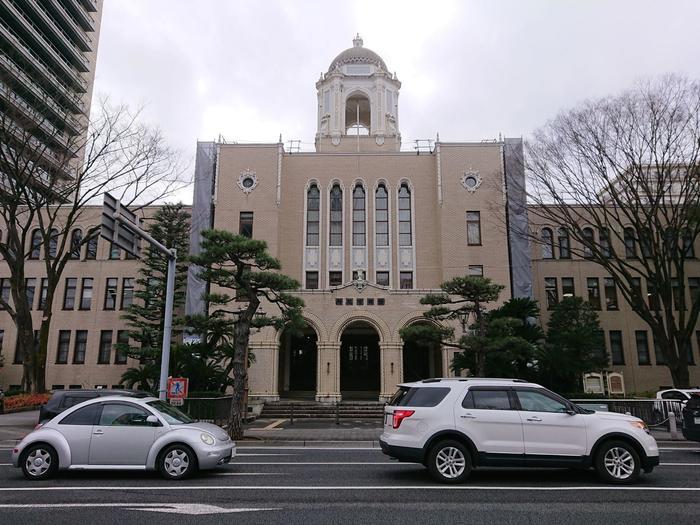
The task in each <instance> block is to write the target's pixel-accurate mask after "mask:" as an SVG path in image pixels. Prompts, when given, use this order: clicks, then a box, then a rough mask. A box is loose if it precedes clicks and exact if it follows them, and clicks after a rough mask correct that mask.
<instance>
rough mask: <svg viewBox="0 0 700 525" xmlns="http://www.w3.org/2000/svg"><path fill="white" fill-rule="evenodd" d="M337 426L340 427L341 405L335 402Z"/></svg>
mask: <svg viewBox="0 0 700 525" xmlns="http://www.w3.org/2000/svg"><path fill="white" fill-rule="evenodd" d="M335 424H336V425H340V403H339V402H338V401H336V402H335Z"/></svg>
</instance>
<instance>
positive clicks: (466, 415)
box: [459, 414, 476, 419]
mask: <svg viewBox="0 0 700 525" xmlns="http://www.w3.org/2000/svg"><path fill="white" fill-rule="evenodd" d="M459 417H461V418H462V419H476V416H472V415H471V414H462V415H461V416H459Z"/></svg>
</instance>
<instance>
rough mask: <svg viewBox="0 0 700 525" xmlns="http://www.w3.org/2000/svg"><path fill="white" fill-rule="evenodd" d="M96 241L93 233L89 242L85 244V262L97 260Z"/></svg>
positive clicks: (95, 235) (96, 236) (96, 237)
mask: <svg viewBox="0 0 700 525" xmlns="http://www.w3.org/2000/svg"><path fill="white" fill-rule="evenodd" d="M97 239H98V235H97V233H95V234H94V235H93V236H92V237H90V240H89V241H88V242H87V249H86V250H85V260H86V261H89V260H93V261H94V260H95V259H97Z"/></svg>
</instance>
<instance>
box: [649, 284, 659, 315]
mask: <svg viewBox="0 0 700 525" xmlns="http://www.w3.org/2000/svg"><path fill="white" fill-rule="evenodd" d="M647 300H648V301H649V310H651V311H652V312H658V311H659V308H660V305H661V303H660V302H659V294H658V292H657V291H656V285H655V284H654V281H651V280H649V279H647Z"/></svg>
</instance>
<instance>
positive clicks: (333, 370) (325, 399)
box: [316, 342, 341, 403]
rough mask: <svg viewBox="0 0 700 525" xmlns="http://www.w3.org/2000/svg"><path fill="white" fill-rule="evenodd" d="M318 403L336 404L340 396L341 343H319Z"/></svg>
mask: <svg viewBox="0 0 700 525" xmlns="http://www.w3.org/2000/svg"><path fill="white" fill-rule="evenodd" d="M317 346H318V366H317V367H316V369H317V370H316V372H317V373H316V401H319V402H321V403H335V402H337V401H340V400H341V395H340V343H333V342H327V343H318V344H317Z"/></svg>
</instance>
